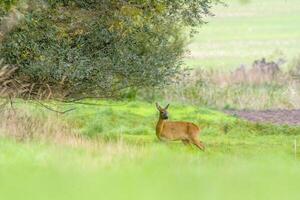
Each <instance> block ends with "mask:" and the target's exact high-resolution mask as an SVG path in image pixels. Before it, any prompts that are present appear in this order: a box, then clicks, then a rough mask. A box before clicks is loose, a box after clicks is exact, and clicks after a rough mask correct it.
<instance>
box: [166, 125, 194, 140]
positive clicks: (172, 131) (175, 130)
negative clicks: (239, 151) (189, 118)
mask: <svg viewBox="0 0 300 200" xmlns="http://www.w3.org/2000/svg"><path fill="white" fill-rule="evenodd" d="M199 131H200V129H199V127H198V126H197V125H196V124H193V123H191V122H176V121H175V122H172V121H168V122H165V123H164V126H163V130H162V133H161V136H163V137H166V138H168V139H171V140H182V139H189V138H191V137H195V136H196V135H198V133H199Z"/></svg>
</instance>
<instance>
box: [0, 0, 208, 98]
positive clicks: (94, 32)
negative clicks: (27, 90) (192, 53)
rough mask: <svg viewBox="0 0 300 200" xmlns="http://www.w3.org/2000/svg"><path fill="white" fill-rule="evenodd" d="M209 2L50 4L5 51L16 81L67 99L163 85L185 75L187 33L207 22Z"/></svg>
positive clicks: (29, 17)
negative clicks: (44, 87) (43, 87)
mask: <svg viewBox="0 0 300 200" xmlns="http://www.w3.org/2000/svg"><path fill="white" fill-rule="evenodd" d="M36 3H38V1H37V2H36ZM210 3H211V1H206V0H202V1H188V2H187V1H174V2H173V1H160V2H159V3H158V2H155V1H150V0H149V1H138V0H136V1H130V2H125V1H106V0H103V1H101V2H97V3H96V2H95V1H91V0H89V1H83V0H74V1H71V0H64V1H56V0H48V1H47V4H48V6H44V5H41V6H36V7H35V9H31V10H30V11H28V13H27V14H26V15H25V19H24V21H23V22H22V23H21V24H20V25H19V26H18V27H17V28H15V29H14V30H13V31H12V32H10V33H9V34H8V35H7V36H6V37H5V39H4V41H3V43H2V46H1V49H0V53H1V56H2V57H3V58H4V60H5V62H6V63H8V64H11V65H14V66H17V67H18V71H17V74H16V76H17V77H19V78H21V79H22V80H24V81H25V82H27V83H35V84H37V85H47V87H48V88H49V87H51V90H52V91H56V92H57V93H60V95H61V94H63V97H68V98H78V97H87V96H98V97H99V96H101V97H111V96H115V95H118V94H119V92H120V91H122V90H123V89H125V88H141V87H146V86H147V87H148V86H157V85H162V84H165V83H167V82H170V81H171V80H172V79H173V77H174V76H175V75H176V74H178V73H179V72H180V66H181V58H182V55H183V53H184V44H185V40H184V36H185V35H184V33H183V31H182V30H183V28H184V27H186V26H196V25H198V24H199V23H203V21H202V16H204V15H207V14H209V11H208V9H209V8H210ZM183 4H185V6H183Z"/></svg>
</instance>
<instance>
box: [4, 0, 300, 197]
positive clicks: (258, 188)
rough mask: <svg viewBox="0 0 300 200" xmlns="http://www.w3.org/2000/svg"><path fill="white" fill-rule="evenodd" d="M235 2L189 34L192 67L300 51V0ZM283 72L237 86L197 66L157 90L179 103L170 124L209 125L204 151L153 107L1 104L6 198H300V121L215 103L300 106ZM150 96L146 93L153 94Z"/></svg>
mask: <svg viewBox="0 0 300 200" xmlns="http://www.w3.org/2000/svg"><path fill="white" fill-rule="evenodd" d="M226 2H227V3H228V7H222V6H221V5H219V6H218V7H216V8H215V11H214V13H216V17H214V18H210V19H209V22H210V23H209V24H207V25H205V26H204V27H203V28H201V29H199V33H198V34H197V35H196V37H195V38H194V39H193V40H192V41H191V44H190V45H189V48H190V49H191V56H190V58H187V60H186V61H187V63H188V64H189V65H190V66H192V67H195V68H197V67H202V68H204V69H209V68H212V69H222V70H223V69H225V70H228V69H233V68H236V67H238V66H239V65H240V64H241V63H244V64H249V63H251V62H252V61H253V60H255V59H258V58H261V57H263V56H265V57H267V58H278V57H280V56H283V57H284V58H286V59H287V60H288V61H290V60H291V59H292V58H294V57H295V56H297V55H299V50H298V48H299V46H300V27H299V25H298V24H299V23H298V22H300V14H299V13H300V3H299V2H298V1H297V0H264V1H259V0H240V1H226ZM241 2H243V3H241ZM195 72H197V70H195ZM280 75H281V76H279V78H278V79H274V80H273V79H272V80H271V81H269V82H268V81H266V82H263V83H262V84H255V83H254V82H255V81H254V82H253V83H252V82H250V83H248V82H247V81H244V82H243V81H242V82H241V84H235V83H231V81H232V80H234V79H235V78H234V76H233V78H232V77H231V76H230V74H229V75H224V74H223V73H220V74H218V73H217V72H212V73H210V72H209V71H206V72H205V73H204V72H202V71H200V70H199V72H198V74H195V75H194V76H192V77H191V80H189V79H188V80H187V81H185V83H182V85H175V86H174V87H173V88H168V87H166V88H165V89H164V90H165V91H164V90H163V91H162V93H163V94H158V97H157V98H158V99H164V101H169V102H170V103H171V105H170V108H169V112H170V120H180V121H183V120H184V121H190V122H193V123H195V124H197V125H199V126H200V128H201V129H202V132H201V135H200V139H201V140H202V141H203V143H204V144H205V145H206V151H205V152H202V151H199V150H198V149H197V148H196V147H193V146H185V145H183V144H182V143H181V142H160V141H159V140H158V139H157V138H156V136H155V125H156V122H157V120H158V113H157V110H156V108H155V105H154V103H146V102H143V101H128V102H127V101H96V100H95V101H92V100H91V101H87V102H85V103H90V104H91V103H92V104H97V105H94V106H92V105H86V104H69V105H68V104H58V103H57V102H48V104H47V105H48V106H51V107H52V108H54V109H57V110H65V109H72V108H75V109H74V110H73V111H71V112H68V113H66V114H64V115H60V114H57V113H54V112H50V111H49V110H47V109H45V108H43V107H42V106H41V105H40V104H38V102H35V104H34V102H28V101H27V102H23V101H20V100H16V101H17V102H15V104H14V108H15V109H14V110H11V109H8V107H7V108H5V109H3V107H2V106H1V108H2V109H0V199H1V200H2V199H3V200H17V199H22V200H48V199H49V200H53V199H57V200H65V199H72V200H77V199H78V200H79V199H80V200H81V199H108V200H116V199H128V200H135V199H138V200H148V199H149V200H152V199H164V200H168V199H170V200H171V199H172V200H176V199H188V200H189V199H193V200H195V199H212V200H213V199H224V200H227V199H228V200H240V199H243V200H247V199H249V200H250V199H256V200H259V199H262V200H266V199H272V200H277V199H278V200H282V199H289V200H290V199H295V200H296V199H299V195H300V194H299V187H300V182H299V179H300V150H299V148H300V137H299V136H300V127H296V126H279V125H271V124H255V123H250V122H247V121H243V120H240V119H237V118H235V117H233V116H228V115H226V114H224V113H222V112H219V111H217V110H214V109H210V108H217V109H224V108H237V109H244V108H247V109H270V108H272V109H274V108H299V97H300V96H299V92H298V93H297V91H299V84H298V85H297V84H296V83H294V82H293V81H291V80H290V78H289V77H285V76H286V74H280ZM225 78H226V79H225ZM226 81H227V82H226ZM219 82H220V83H219ZM151 92H152V93H155V92H154V91H151ZM151 92H147V91H144V93H143V95H144V96H145V97H144V98H141V97H140V99H143V100H147V101H153V99H155V98H156V96H155V95H152V93H151ZM152 96H153V97H152ZM174 102H178V103H174ZM1 103H2V102H0V105H1ZM44 103H45V102H44ZM166 103H167V102H161V104H162V105H165V104H166ZM191 105H194V106H191ZM196 105H202V107H201V106H196ZM208 107H210V108H208Z"/></svg>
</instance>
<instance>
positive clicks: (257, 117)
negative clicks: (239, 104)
mask: <svg viewBox="0 0 300 200" xmlns="http://www.w3.org/2000/svg"><path fill="white" fill-rule="evenodd" d="M225 113H227V114H230V115H234V116H237V117H240V118H243V119H246V120H249V121H252V122H259V123H273V124H280V125H284V124H285V125H300V109H298V110H264V111H236V110H230V111H228V110H227V111H225Z"/></svg>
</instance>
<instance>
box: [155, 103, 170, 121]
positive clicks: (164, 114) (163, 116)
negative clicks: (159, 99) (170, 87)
mask: <svg viewBox="0 0 300 200" xmlns="http://www.w3.org/2000/svg"><path fill="white" fill-rule="evenodd" d="M168 107H169V104H168V105H167V106H166V107H165V108H162V107H161V106H160V105H159V104H158V103H156V108H157V110H158V111H159V118H160V119H168V118H169V116H168V111H167V110H168Z"/></svg>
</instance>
